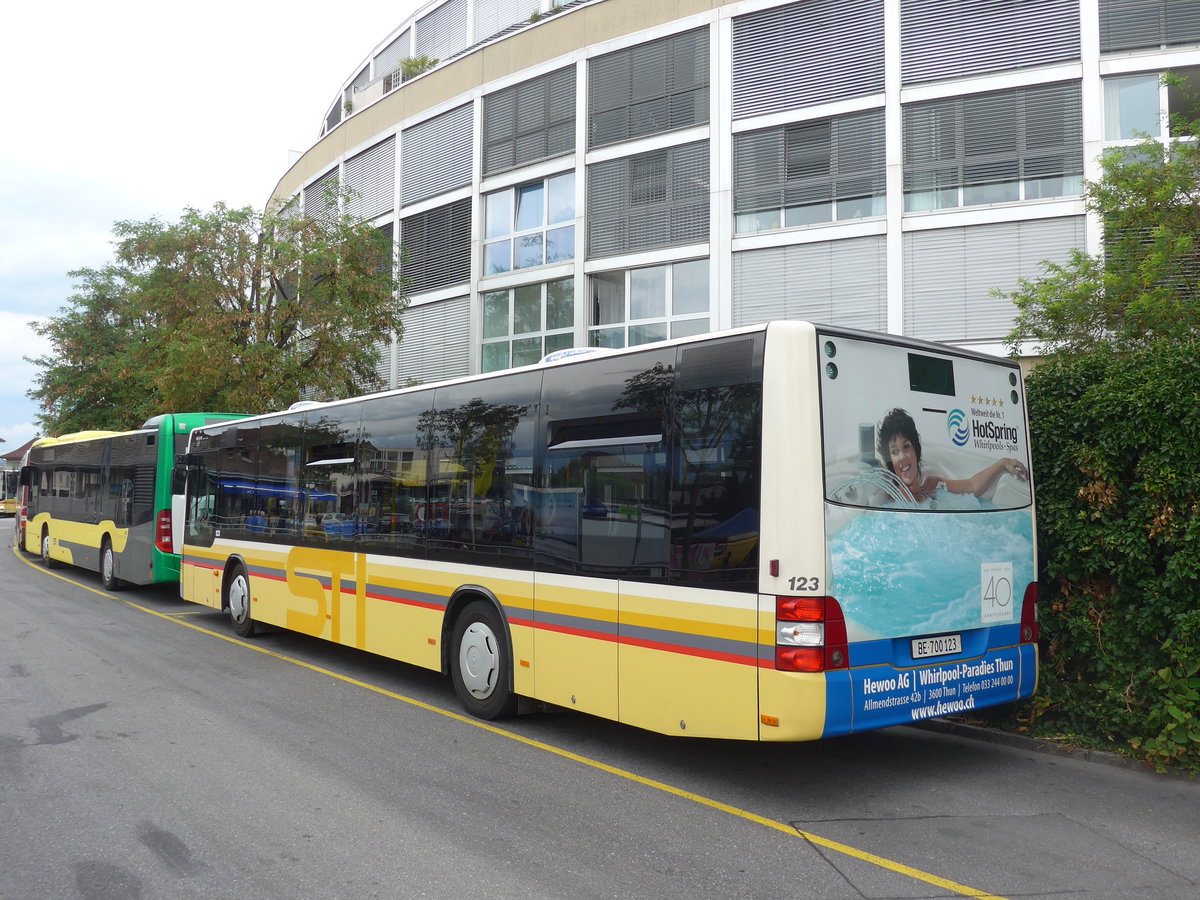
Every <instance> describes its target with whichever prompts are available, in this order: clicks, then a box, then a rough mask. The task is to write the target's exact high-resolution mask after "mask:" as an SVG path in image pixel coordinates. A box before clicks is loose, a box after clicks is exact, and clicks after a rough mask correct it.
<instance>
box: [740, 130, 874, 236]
mask: <svg viewBox="0 0 1200 900" xmlns="http://www.w3.org/2000/svg"><path fill="white" fill-rule="evenodd" d="M883 145H884V124H883V110H881V109H878V110H870V111H868V112H865V113H856V114H854V115H850V116H840V117H837V118H828V119H818V120H815V121H811V122H800V123H797V124H794V125H785V126H783V127H781V128H767V129H763V130H762V131H750V132H745V133H743V134H739V135H736V136H735V137H734V187H733V190H734V213H735V215H736V216H737V230H738V233H740V234H744V233H747V232H754V231H770V230H772V229H776V228H791V227H793V226H798V225H813V224H817V223H821V222H841V221H846V220H848V219H860V218H863V217H865V216H881V215H883V214H884V194H885V186H884V183H885V172H884V168H885V166H884V149H883Z"/></svg>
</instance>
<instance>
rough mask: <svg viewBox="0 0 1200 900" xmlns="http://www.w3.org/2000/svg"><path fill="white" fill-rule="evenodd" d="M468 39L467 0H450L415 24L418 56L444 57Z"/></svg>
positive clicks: (463, 45) (459, 48) (452, 52)
mask: <svg viewBox="0 0 1200 900" xmlns="http://www.w3.org/2000/svg"><path fill="white" fill-rule="evenodd" d="M468 43H469V40H468V35H467V0H448V2H446V3H443V4H442V5H441V6H439V7H438V8H437V9H435V10H434V11H433V12H431V13H429V14H428V15H427V16H424V17H422V18H420V19H418V20H417V23H416V25H415V26H414V28H413V44H414V50H413V55H414V56H428V57H429V58H430V59H437V60H444V59H446V58H447V57H450V56H453V55H454V54H455V53H457V52H458V51H459V50H462V49H463V48H464V47H466V46H467V44H468Z"/></svg>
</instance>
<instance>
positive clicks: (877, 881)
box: [0, 548, 1200, 900]
mask: <svg viewBox="0 0 1200 900" xmlns="http://www.w3.org/2000/svg"><path fill="white" fill-rule="evenodd" d="M0 579H2V584H3V587H2V588H0V623H2V624H0V897H2V898H13V900H37V898H56V900H58V898H71V897H83V898H88V900H107V898H190V897H197V898H200V897H203V898H206V900H216V898H223V897H237V898H302V897H313V898H341V897H345V898H367V897H454V898H458V897H480V898H498V897H513V898H522V900H529V898H540V897H548V898H572V900H582V898H591V897H654V898H656V900H666V898H686V900H698V898H709V897H712V898H718V897H772V898H786V897H795V898H822V900H823V898H838V900H843V898H844V900H861V898H924V897H957V896H995V897H1009V898H1017V897H1022V898H1024V897H1053V898H1056V900H1071V898H1105V900H1119V898H1138V900H1150V898H1163V900H1168V898H1169V900H1179V898H1188V897H1200V853H1197V847H1198V846H1200V784H1197V783H1194V782H1187V781H1182V780H1179V779H1172V778H1164V777H1161V776H1156V775H1153V774H1151V773H1147V772H1142V771H1135V770H1128V769H1123V768H1117V767H1111V766H1102V765H1096V764H1094V763H1090V762H1087V761H1083V760H1080V759H1076V758H1071V757H1063V756H1058V755H1050V754H1044V753H1037V752H1033V751H1032V750H1031V749H1028V748H1021V747H1010V746H1003V745H997V744H992V743H987V742H981V741H975V740H970V739H966V738H963V737H960V736H955V735H947V734H939V733H936V732H932V731H928V730H922V729H917V728H895V729H889V730H886V731H881V732H875V733H872V734H867V735H862V736H855V737H851V738H845V739H838V740H833V741H827V742H821V743H814V744H799V745H757V744H745V743H734V742H721V741H708V740H689V739H683V738H667V737H661V736H657V735H651V734H646V733H643V732H640V731H638V730H636V729H631V728H626V727H622V726H618V725H614V724H612V723H608V722H603V721H599V720H595V719H591V718H589V717H586V716H581V715H577V714H572V713H568V712H550V713H538V714H534V715H526V716H522V717H520V718H517V719H514V720H509V721H506V722H502V723H498V727H497V726H493V725H486V724H484V723H479V722H476V721H474V720H471V719H467V718H464V717H462V716H461V715H460V714H459V712H458V709H457V707H456V703H455V700H454V696H453V692H452V690H451V688H450V685H449V683H448V682H446V681H444V680H443V679H442V678H441V677H440V676H438V675H435V674H433V673H429V672H425V671H422V670H417V669H411V668H408V667H406V666H402V665H398V664H396V663H391V662H388V661H385V660H381V659H379V658H377V657H372V656H369V655H367V654H364V653H360V652H356V651H349V650H344V649H341V648H337V647H333V646H330V645H328V644H325V643H322V642H320V641H316V640H312V639H308V638H303V637H300V636H297V635H291V634H286V633H283V632H271V633H268V634H266V635H263V636H261V637H259V638H256V639H254V640H252V641H248V642H247V641H241V640H237V639H234V638H233V636H232V634H231V632H230V630H229V628H228V626H227V623H226V622H225V620H224V618H223V617H222V616H220V615H217V614H215V613H213V612H212V611H210V610H206V609H202V608H200V607H195V606H191V605H189V604H185V603H183V602H182V601H180V600H179V599H178V598H177V597H176V596H175V592H174V590H173V589H139V590H129V591H125V592H122V593H120V594H113V595H110V594H106V593H105V592H104V591H103V589H102V588H101V587H100V584H99V579H98V577H97V576H95V575H92V574H89V573H85V572H81V571H78V570H70V569H65V570H61V569H60V570H56V571H55V572H47V571H46V570H44V569H43V568H42V567H41V564H40V563H38V562H35V561H33V560H32V559H31V558H29V557H26V556H24V555H21V554H17V553H15V552H13V551H11V550H10V549H7V548H5V549H3V550H0Z"/></svg>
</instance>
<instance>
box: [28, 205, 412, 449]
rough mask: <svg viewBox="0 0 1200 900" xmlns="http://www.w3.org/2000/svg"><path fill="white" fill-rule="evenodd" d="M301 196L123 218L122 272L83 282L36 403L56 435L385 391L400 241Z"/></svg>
mask: <svg viewBox="0 0 1200 900" xmlns="http://www.w3.org/2000/svg"><path fill="white" fill-rule="evenodd" d="M349 196H350V195H349V193H348V192H346V191H344V190H334V191H329V192H327V193H326V196H325V204H324V209H323V210H322V211H321V213H320V214H319V215H307V214H305V213H304V212H302V211H301V209H300V208H299V203H298V201H297V200H293V201H291V202H290V203H288V204H284V205H281V206H274V207H271V208H269V209H268V210H266V211H264V212H257V211H255V210H253V209H252V208H250V207H245V208H243V209H230V208H228V207H227V206H225V205H224V204H222V203H218V204H216V205H215V206H214V207H213V208H212V209H211V210H210V211H200V210H195V209H190V208H189V209H186V210H185V211H184V213H183V216H182V217H181V218H180V219H179V220H178V221H177V222H163V221H160V220H159V219H151V220H149V221H145V222H138V221H124V222H117V223H116V224H115V226H114V228H113V233H114V237H115V239H114V242H113V243H114V247H115V261H113V262H111V263H109V264H107V265H105V266H103V267H102V268H99V269H79V270H76V271H74V272H71V273H70V274H71V277H72V278H74V279H75V287H76V291H75V293H74V294H73V295H72V296H71V297H70V298H69V301H68V305H67V306H65V307H64V308H63V309H62V310H61V311H60V314H59V315H57V316H54V317H51V318H50V319H48V320H46V321H45V322H41V323H34V325H33V327H34V329H35V331H37V333H38V334H40V335H41V336H43V337H45V338H47V339H49V341H50V346H51V350H50V352H49V353H47V354H45V355H43V356H40V357H37V358H34V359H31V360H30V362H32V363H34V364H35V365H36V366H38V368H39V369H40V372H39V373H38V375H37V376H36V379H35V387H34V388H33V389H31V390H30V391H29V396H30V397H32V398H33V399H35V400H37V401H38V402H39V403H40V404H41V412H40V413H39V420H40V423H41V425H42V426H43V428H44V429H45V430H46V432H47V433H50V434H61V433H64V432H68V431H78V430H83V429H89V428H111V429H126V428H131V427H136V426H137V425H140V424H141V422H142V421H144V420H145V419H146V418H148V417H149V416H151V415H155V414H158V413H161V412H166V411H180V410H211V411H229V412H246V413H259V412H266V411H269V410H273V409H282V408H286V407H287V406H288V405H290V404H291V403H293V402H295V401H296V400H298V399H300V398H301V397H302V396H316V397H320V398H323V399H324V398H335V397H340V396H349V395H354V394H360V393H364V392H367V391H370V390H374V389H377V388H379V387H381V385H380V383H379V380H378V376H377V374H376V367H377V365H378V362H379V353H380V349H379V348H380V346H381V345H382V343H383V342H386V341H387V340H389V339H390V338H391V335H392V333H393V332H394V333H395V334H396V335H397V337H399V336H400V335H401V334H402V326H401V322H400V317H401V314H402V313H403V311H404V309H405V307H406V306H407V298H406V297H405V296H404V293H403V289H404V283H403V280H402V279H401V277H400V275H399V265H398V264H397V260H396V258H395V255H394V250H393V247H392V241H391V237H390V234H388V233H387V232H385V231H382V230H380V229H378V228H376V227H374V226H372V225H371V224H370V223H368V222H365V221H362V220H360V219H357V218H355V217H353V216H350V215H346V214H343V213H341V212H340V211H339V210H340V209H341V208H342V204H343V203H344V201H345V200H346V199H348V198H349Z"/></svg>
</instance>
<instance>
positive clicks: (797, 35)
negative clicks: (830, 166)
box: [733, 0, 883, 119]
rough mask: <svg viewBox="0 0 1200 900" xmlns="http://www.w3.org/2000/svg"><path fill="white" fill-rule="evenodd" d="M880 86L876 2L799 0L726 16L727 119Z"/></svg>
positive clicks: (880, 13)
mask: <svg viewBox="0 0 1200 900" xmlns="http://www.w3.org/2000/svg"><path fill="white" fill-rule="evenodd" d="M882 91H883V0H805V2H803V3H793V4H791V5H789V6H780V7H776V8H774V9H768V10H763V11H762V12H757V13H750V14H748V15H744V16H738V17H737V18H735V19H734V20H733V118H734V119H745V118H749V117H751V116H760V115H765V114H767V113H774V112H782V111H785V110H790V109H802V108H804V107H806V106H812V105H814V104H817V103H826V102H829V101H832V100H845V99H848V98H850V97H860V96H864V95H867V94H875V93H880V92H882Z"/></svg>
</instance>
